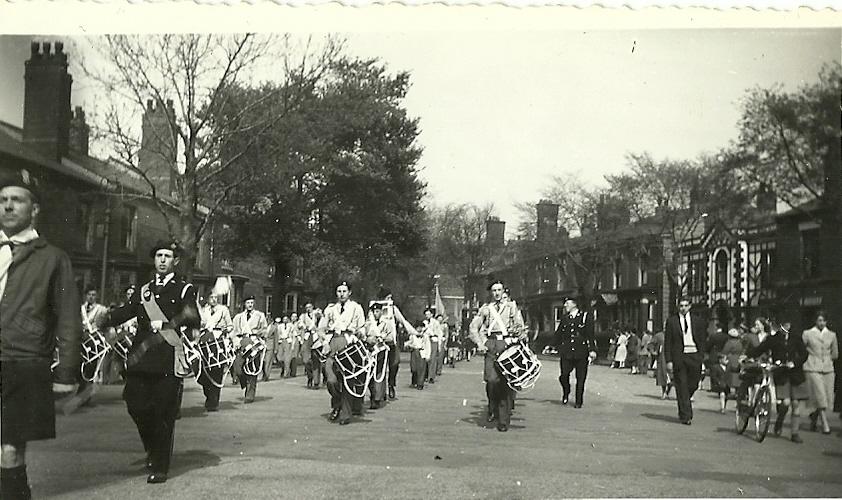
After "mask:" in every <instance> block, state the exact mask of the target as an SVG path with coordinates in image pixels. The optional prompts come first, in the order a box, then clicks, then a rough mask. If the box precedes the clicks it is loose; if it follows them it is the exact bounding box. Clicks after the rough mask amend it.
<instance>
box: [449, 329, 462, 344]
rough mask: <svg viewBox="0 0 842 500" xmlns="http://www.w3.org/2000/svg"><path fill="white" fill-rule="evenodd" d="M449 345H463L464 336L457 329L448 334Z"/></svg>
mask: <svg viewBox="0 0 842 500" xmlns="http://www.w3.org/2000/svg"><path fill="white" fill-rule="evenodd" d="M447 347H448V348H450V347H453V348H458V347H462V336H461V335H460V334H459V332H457V331H455V330H454V331H453V332H451V333H450V335H448V336H447Z"/></svg>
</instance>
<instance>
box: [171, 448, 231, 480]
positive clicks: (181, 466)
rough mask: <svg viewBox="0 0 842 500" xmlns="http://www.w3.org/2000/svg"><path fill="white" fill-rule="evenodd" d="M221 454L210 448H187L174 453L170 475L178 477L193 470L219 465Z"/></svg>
mask: <svg viewBox="0 0 842 500" xmlns="http://www.w3.org/2000/svg"><path fill="white" fill-rule="evenodd" d="M219 462H220V460H219V455H214V454H213V453H211V452H210V451H208V450H187V451H182V452H176V453H173V457H172V466H171V469H170V477H177V476H180V475H182V474H185V473H187V472H190V471H191V470H195V469H202V468H205V467H213V466H216V465H219Z"/></svg>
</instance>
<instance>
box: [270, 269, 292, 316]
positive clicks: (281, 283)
mask: <svg viewBox="0 0 842 500" xmlns="http://www.w3.org/2000/svg"><path fill="white" fill-rule="evenodd" d="M273 263H274V265H275V274H274V276H273V277H272V281H273V283H272V284H273V285H274V287H273V290H272V317H273V318H275V317H278V316H283V315H284V313H285V312H286V311H285V309H286V294H287V286H288V284H289V278H290V273H291V272H292V265H291V261H290V259H289V258H287V257H277V256H276V257H275V259H274V260H273Z"/></svg>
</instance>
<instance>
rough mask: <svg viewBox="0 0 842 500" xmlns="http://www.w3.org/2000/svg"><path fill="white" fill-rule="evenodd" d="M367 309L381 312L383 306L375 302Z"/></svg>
mask: <svg viewBox="0 0 842 500" xmlns="http://www.w3.org/2000/svg"><path fill="white" fill-rule="evenodd" d="M369 309H371V310H372V311H382V310H383V304H381V303H380V302H375V303H373V304H371V307H370V308H369Z"/></svg>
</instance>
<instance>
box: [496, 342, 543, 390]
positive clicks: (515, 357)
mask: <svg viewBox="0 0 842 500" xmlns="http://www.w3.org/2000/svg"><path fill="white" fill-rule="evenodd" d="M495 363H496V364H497V366H498V367H500V372H501V373H502V374H503V377H504V378H505V379H506V383H507V384H508V385H509V387H511V388H512V389H513V390H515V391H523V390H527V389H531V388H532V387H533V386H534V385H535V382H537V381H538V377H539V376H540V375H541V361H540V360H539V359H538V356H536V355H535V353H533V352H532V351H531V350H530V349H529V347H527V346H526V345H525V344H523V343H517V344H512V345H510V346H509V347H507V348H506V350H504V351H503V352H501V353H500V355H499V356H497V360H496V361H495Z"/></svg>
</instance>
